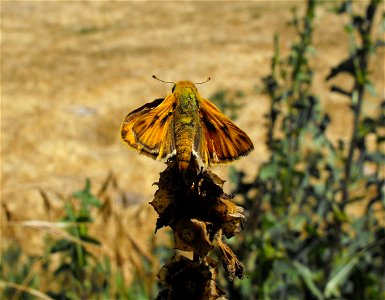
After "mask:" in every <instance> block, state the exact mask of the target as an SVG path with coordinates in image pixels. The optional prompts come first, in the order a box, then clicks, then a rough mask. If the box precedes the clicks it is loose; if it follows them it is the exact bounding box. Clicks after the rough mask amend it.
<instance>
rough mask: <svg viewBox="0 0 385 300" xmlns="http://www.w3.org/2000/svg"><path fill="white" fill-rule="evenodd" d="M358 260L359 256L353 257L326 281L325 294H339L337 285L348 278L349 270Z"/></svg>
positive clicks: (327, 295)
mask: <svg viewBox="0 0 385 300" xmlns="http://www.w3.org/2000/svg"><path fill="white" fill-rule="evenodd" d="M359 261H360V256H358V255H357V256H355V257H353V258H352V259H351V260H350V261H349V262H348V263H347V264H346V265H345V266H344V267H343V268H341V270H339V271H338V272H337V273H336V274H334V276H333V277H332V278H331V279H330V280H329V281H328V283H327V284H326V287H325V291H324V293H325V296H326V297H327V298H329V297H337V298H339V297H340V296H341V293H340V291H339V288H338V287H339V286H340V285H342V284H343V283H344V282H345V281H346V279H347V278H348V276H349V274H350V272H351V271H352V270H353V268H354V267H355V266H356V265H357V263H358V262H359Z"/></svg>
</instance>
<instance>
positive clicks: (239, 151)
mask: <svg viewBox="0 0 385 300" xmlns="http://www.w3.org/2000/svg"><path fill="white" fill-rule="evenodd" d="M153 77H154V78H156V77H155V76H153ZM156 79H157V78H156ZM121 137H122V139H123V140H124V141H125V142H126V143H127V144H128V145H129V146H131V147H132V148H134V149H136V150H138V151H140V153H141V154H145V155H147V156H149V157H151V158H153V159H156V160H167V159H168V158H170V157H172V156H174V155H175V156H176V161H177V164H178V168H179V170H180V171H184V170H186V169H187V167H188V165H189V162H190V159H191V158H192V156H194V158H196V159H200V160H201V162H203V164H204V165H205V166H209V165H210V164H220V163H228V162H231V161H234V160H236V159H239V158H241V157H243V156H245V155H247V154H248V153H249V152H250V151H252V150H253V149H254V146H253V143H252V142H251V140H250V138H249V137H248V136H247V134H246V133H245V132H244V131H243V130H241V129H240V128H239V127H238V126H236V125H235V124H234V123H233V122H232V121H231V120H230V119H229V118H228V117H226V116H225V115H224V114H223V113H222V112H221V111H220V110H219V109H218V108H217V107H216V106H215V105H214V104H213V103H211V102H210V101H209V100H206V99H204V98H202V97H201V96H200V94H199V93H198V89H197V88H196V86H195V85H194V83H192V82H190V81H179V82H176V83H174V86H173V88H172V92H171V94H169V95H168V96H167V97H165V98H164V99H156V100H154V101H153V102H151V103H147V104H145V105H143V106H141V107H139V108H138V109H135V110H134V111H132V112H130V113H129V114H128V115H127V116H126V118H125V119H124V121H123V124H122V127H121Z"/></svg>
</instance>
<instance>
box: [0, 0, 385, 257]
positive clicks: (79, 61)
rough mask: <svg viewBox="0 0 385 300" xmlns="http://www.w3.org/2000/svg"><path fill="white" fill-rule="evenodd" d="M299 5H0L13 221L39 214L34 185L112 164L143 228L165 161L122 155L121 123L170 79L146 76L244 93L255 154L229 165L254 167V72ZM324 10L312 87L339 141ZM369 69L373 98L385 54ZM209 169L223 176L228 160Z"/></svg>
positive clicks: (149, 227) (94, 174) (328, 17)
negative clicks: (187, 81) (203, 82)
mask: <svg viewBox="0 0 385 300" xmlns="http://www.w3.org/2000/svg"><path fill="white" fill-rule="evenodd" d="M304 3H305V2H304V1H275V2H268V1H255V2H251V1H247V2H243V1H229V2H216V1H213V2H209V1H197V2H172V1H163V2H157V1H150V2H124V1H123V2H104V1H100V2H99V1H81V2H69V1H63V2H48V1H2V2H1V58H2V64H1V77H2V83H1V200H2V203H3V207H6V209H7V210H8V213H10V214H11V215H12V218H13V220H17V221H22V220H47V219H49V217H48V216H47V213H46V211H45V208H44V201H43V199H42V196H41V193H39V192H38V189H41V190H44V191H45V192H47V193H51V194H52V195H54V194H55V193H59V194H61V195H69V194H71V193H72V192H74V191H76V190H79V189H81V188H82V187H83V185H84V180H85V178H90V179H91V182H92V184H93V187H94V189H95V191H96V190H98V189H99V188H100V186H101V184H102V183H103V182H104V180H105V179H106V177H107V176H108V174H109V173H110V172H113V174H114V175H115V176H116V178H117V181H118V183H119V185H120V188H121V189H122V190H124V191H125V192H126V193H128V194H127V195H128V197H127V199H129V204H130V205H128V206H129V207H133V209H132V210H131V212H130V214H131V217H132V218H135V217H136V218H141V220H140V222H139V223H138V224H139V225H138V224H136V226H137V228H135V233H134V237H139V236H141V237H142V240H143V236H150V235H152V233H153V230H154V227H155V214H154V213H153V211H152V208H150V206H149V205H148V202H149V201H150V200H151V198H152V195H153V193H154V191H155V187H154V186H152V183H153V182H155V181H157V179H158V176H159V172H160V171H161V170H163V169H164V168H165V166H164V164H162V163H159V162H155V161H153V160H151V159H149V158H147V157H144V156H139V155H138V154H137V153H136V152H134V151H130V150H129V149H128V147H127V146H126V145H125V144H124V143H123V142H122V141H121V140H120V135H119V131H120V124H121V122H122V120H123V118H124V117H125V115H126V114H127V113H128V112H130V111H131V110H133V109H135V108H137V107H138V106H140V105H143V104H144V103H146V102H149V101H151V100H153V99H155V98H159V97H161V96H165V95H167V94H168V93H169V92H170V89H171V86H170V85H168V84H163V83H160V82H158V81H155V80H154V79H152V78H151V75H153V74H156V75H157V76H158V77H160V78H162V79H164V80H172V81H178V80H182V79H189V80H192V81H202V80H204V79H205V78H207V77H208V76H210V77H212V80H211V81H210V82H208V83H206V84H204V85H200V86H199V90H200V93H201V95H202V96H204V97H207V98H210V95H213V94H214V92H216V91H218V90H225V89H226V90H230V91H234V90H238V89H239V90H242V91H244V93H245V97H244V98H243V99H242V104H244V106H243V108H242V109H241V111H240V113H239V114H238V115H239V118H238V119H237V121H236V123H237V124H238V125H239V126H240V127H241V128H243V129H244V130H245V131H246V132H247V133H248V134H249V135H250V137H251V139H252V140H253V142H254V145H255V150H254V151H253V152H252V153H251V154H250V155H249V156H247V157H246V158H244V159H242V160H241V161H240V162H239V163H237V164H236V166H237V167H238V168H243V169H245V170H246V171H247V172H248V174H249V176H252V175H253V174H255V173H256V172H257V166H258V165H260V164H261V163H262V162H263V161H264V160H265V159H266V158H267V153H266V149H265V146H264V141H265V131H264V127H263V124H264V120H263V114H264V113H265V112H266V109H267V104H268V99H267V97H266V96H265V95H263V94H262V92H261V86H262V82H261V79H262V77H263V76H265V75H267V74H268V73H269V69H270V59H271V57H272V54H273V35H274V34H275V33H279V34H280V38H281V39H280V44H281V49H282V52H283V53H287V52H288V50H289V47H290V42H292V40H293V37H294V34H295V33H294V31H293V29H292V28H291V27H289V26H288V24H287V22H288V21H289V20H290V19H291V12H290V8H291V7H294V6H296V7H298V8H299V12H300V13H301V12H302V11H303V9H304ZM332 7H333V3H332V2H325V3H323V4H321V5H320V7H319V8H318V10H317V18H316V23H315V36H314V41H315V45H314V46H315V49H316V53H317V54H316V56H315V57H314V61H313V64H314V70H315V72H316V74H315V80H314V90H315V93H316V94H318V95H319V96H320V98H321V100H322V104H323V106H324V108H325V109H326V111H328V112H329V113H330V114H331V118H332V122H333V123H332V127H331V129H330V130H329V132H328V134H329V135H330V136H331V137H332V138H333V140H337V139H338V138H343V139H346V140H347V139H348V137H349V135H350V126H349V124H350V120H351V117H352V116H351V113H350V111H349V108H348V101H347V100H346V99H344V98H341V97H339V96H337V95H335V94H331V93H330V92H329V91H328V89H329V87H330V83H326V82H325V81H324V78H325V77H326V75H327V73H328V72H329V70H330V68H331V67H332V66H334V65H335V64H336V63H338V62H340V61H341V60H342V58H344V57H345V56H346V55H347V53H348V37H347V35H346V33H345V32H344V31H343V25H344V24H345V23H346V22H347V19H344V18H342V17H338V16H336V15H335V14H334V13H332V12H331V9H332ZM359 7H362V3H358V4H357V8H359ZM381 61H382V63H381ZM371 72H372V76H373V78H374V79H375V80H374V81H375V84H376V89H377V91H378V92H379V93H382V94H383V92H384V85H383V84H384V80H383V78H384V69H383V52H382V53H381V55H380V56H377V57H375V58H374V59H373V60H372V63H371ZM347 78H348V77H344V76H339V77H338V78H337V79H336V80H335V81H334V82H333V83H337V82H338V83H341V85H342V86H345V87H349V86H350V84H351V82H349V81H348V79H347ZM376 99H377V100H376ZM377 108H378V97H377V98H372V97H370V96H369V97H368V99H367V101H366V104H365V107H364V110H365V112H366V113H372V112H374V111H375V110H376V109H377ZM215 170H216V171H217V172H218V173H219V174H220V175H221V177H223V178H226V177H227V168H226V167H216V168H215ZM225 186H226V185H225ZM229 187H230V185H229V184H228V185H227V189H228V190H229ZM52 199H53V200H52V201H53V204H52V205H53V206H54V207H58V208H60V207H62V203H60V201H61V200H60V197H58V198H55V197H53V198H52ZM55 199H56V200H55ZM55 201H57V202H55ZM125 207H127V205H126V206H125ZM4 215H5V212H4V211H3V212H2V217H3V220H4ZM3 225H4V224H3ZM138 226H139V227H138ZM2 228H3V236H2V240H3V242H4V244H5V242H6V241H7V242H12V241H14V240H15V239H17V240H18V241H19V242H20V241H23V240H24V237H26V236H28V241H27V242H28V243H33V241H34V234H32V233H31V232H30V231H28V230H18V231H17V232H16V233H15V231H13V232H12V233H10V232H9V231H8V230H4V226H3V227H2ZM106 230H107V229H106ZM33 232H34V233H35V235H37V236H39V233H38V232H37V233H36V231H33ZM39 241H41V237H40V238H36V245H38V244H39ZM36 249H38V248H34V247H28V249H27V250H28V251H30V252H33V251H37V250H36Z"/></svg>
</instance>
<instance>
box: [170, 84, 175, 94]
mask: <svg viewBox="0 0 385 300" xmlns="http://www.w3.org/2000/svg"><path fill="white" fill-rule="evenodd" d="M175 86H176V84H174V85H173V87H172V90H171V92H172V93H173V92H174V91H175Z"/></svg>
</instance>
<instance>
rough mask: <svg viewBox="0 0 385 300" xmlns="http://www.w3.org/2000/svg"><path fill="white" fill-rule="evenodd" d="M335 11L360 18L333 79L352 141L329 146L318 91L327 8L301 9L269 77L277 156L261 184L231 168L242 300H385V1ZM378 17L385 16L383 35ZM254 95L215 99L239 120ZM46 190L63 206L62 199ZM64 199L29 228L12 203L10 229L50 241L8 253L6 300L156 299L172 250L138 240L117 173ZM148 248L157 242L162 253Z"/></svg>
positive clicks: (272, 144)
mask: <svg viewBox="0 0 385 300" xmlns="http://www.w3.org/2000/svg"><path fill="white" fill-rule="evenodd" d="M330 13H336V14H339V15H345V16H348V17H349V20H350V22H349V23H347V24H345V31H346V35H347V38H348V39H349V41H350V47H349V52H348V53H346V59H344V60H343V61H341V62H340V63H338V64H336V66H335V67H333V68H332V69H331V70H330V73H329V75H328V76H327V78H325V80H327V81H330V83H331V90H330V93H339V94H342V95H344V96H345V97H346V99H348V100H349V105H347V106H346V113H350V114H352V115H353V118H352V119H351V120H352V124H349V125H347V126H351V127H352V128H353V129H352V133H351V136H350V137H349V138H348V142H344V141H343V140H339V141H338V142H337V143H333V142H332V141H331V140H330V139H329V138H328V136H327V134H326V133H327V131H328V126H329V123H330V122H331V121H332V120H331V117H330V116H329V115H328V114H327V113H325V112H324V111H323V109H322V105H320V99H318V97H317V95H315V94H314V93H313V90H312V83H313V80H314V77H315V76H314V75H315V74H314V68H313V66H314V64H316V63H317V49H315V48H314V46H313V32H314V26H315V25H314V24H315V22H314V20H315V19H316V17H317V1H311V0H309V1H307V9H306V12H305V15H304V16H299V15H298V13H297V11H296V10H295V9H293V19H292V20H291V22H290V26H293V27H294V28H295V30H296V33H297V36H296V37H295V39H294V41H293V42H292V44H291V50H290V53H288V54H287V55H285V56H282V54H281V49H280V43H279V40H280V36H279V35H276V36H275V37H274V42H275V50H274V55H273V58H272V61H271V73H270V74H269V75H268V76H266V77H265V78H264V79H263V83H264V92H265V93H267V94H268V96H269V99H270V109H269V112H268V114H267V115H266V122H265V126H266V134H267V136H266V144H267V147H268V149H269V153H270V157H269V159H268V160H267V161H266V162H265V163H264V164H263V165H262V166H261V167H260V168H259V169H258V173H257V175H256V176H255V178H253V179H252V180H250V179H248V180H246V179H245V178H246V177H247V176H246V175H247V174H245V173H244V172H240V171H237V170H236V169H235V168H234V167H231V171H230V172H231V174H230V178H231V180H232V183H233V186H234V190H233V193H234V194H236V195H237V197H238V199H239V201H240V204H241V205H243V206H244V207H245V208H246V212H247V221H246V223H245V231H244V232H243V233H241V234H239V235H238V236H237V237H236V238H233V239H231V240H230V241H229V242H230V243H231V244H232V248H233V249H235V252H236V254H237V256H238V257H239V259H240V260H241V261H242V262H243V264H244V265H245V268H246V276H247V277H246V278H245V279H243V280H235V281H232V282H231V281H227V279H226V278H225V277H222V278H221V285H222V286H226V289H227V292H228V296H229V298H230V299H385V274H384V270H385V221H384V216H385V213H384V211H385V195H384V167H385V166H384V161H385V153H384V146H385V145H384V143H385V99H384V95H383V91H375V89H374V86H373V84H372V82H371V76H370V75H371V74H370V70H369V62H370V61H371V60H372V59H376V60H378V59H379V57H378V56H376V53H377V51H378V48H379V47H383V46H384V40H377V39H376V38H374V34H373V32H374V31H376V32H380V33H381V36H383V35H384V30H385V28H384V23H385V18H384V11H383V3H381V2H380V1H378V0H372V1H371V2H370V3H368V4H367V6H366V8H365V10H362V11H355V10H354V6H353V5H352V2H351V1H343V2H339V4H338V5H337V4H336V7H335V11H334V12H330ZM377 14H382V15H381V22H380V26H379V28H376V27H375V24H377V23H375V22H374V18H375V17H376V15H377ZM376 26H377V25H376ZM89 30H91V29H89ZM256 34H257V33H256ZM383 62H384V61H383V60H382V62H381V61H378V62H377V61H376V62H375V63H383ZM372 63H373V62H372ZM341 73H345V74H348V75H349V76H350V77H351V82H352V86H351V88H350V89H346V88H342V87H340V86H338V85H337V84H334V83H333V80H334V78H335V77H336V76H338V75H339V74H341ZM368 93H370V94H371V96H375V97H378V98H379V100H380V102H381V103H380V107H379V109H378V110H377V114H376V115H365V114H364V110H363V109H362V108H363V106H364V105H365V100H366V96H367V95H368ZM242 96H243V93H242V91H234V92H233V91H218V92H217V93H215V94H214V95H213V96H212V97H211V98H210V99H212V100H213V101H214V102H215V103H216V104H217V105H218V106H219V107H220V108H221V109H222V110H224V112H225V113H226V114H228V115H229V116H230V117H232V118H236V117H237V110H238V108H239V103H240V101H238V100H241V99H242ZM256 101H257V100H256ZM39 192H40V194H41V196H42V198H43V199H44V201H45V202H44V204H45V206H46V208H47V210H52V200H51V199H50V197H51V196H52V195H51V196H50V195H48V194H47V193H46V192H45V191H44V190H40V191H39ZM56 197H59V198H61V199H62V200H63V201H64V202H65V203H66V206H65V211H64V212H62V213H61V214H60V215H58V214H55V215H52V216H50V221H52V222H48V221H47V222H43V221H25V222H18V221H17V220H14V219H13V216H12V214H11V212H10V211H9V210H8V208H7V206H3V211H4V215H5V217H6V219H7V220H6V221H7V222H8V223H9V225H10V226H9V229H8V230H10V231H12V230H17V228H18V227H20V226H21V227H30V228H35V229H39V230H42V231H45V232H47V233H49V234H48V235H47V238H46V240H45V252H44V253H42V254H41V255H38V256H27V255H22V254H23V253H22V250H21V248H20V247H19V246H18V245H16V244H15V245H12V246H10V247H9V248H8V249H3V251H2V257H1V265H0V268H1V274H2V279H1V281H0V287H1V298H3V299H36V298H41V299H79V298H82V299H107V298H109V299H151V298H153V297H154V295H156V294H157V283H156V276H155V274H156V273H157V272H158V270H159V268H160V266H161V265H162V264H163V263H164V260H165V259H166V258H167V257H169V256H170V255H172V252H173V251H172V250H170V249H172V246H171V245H165V244H164V243H162V244H159V243H156V242H155V240H154V238H153V237H150V240H149V241H137V240H135V239H133V238H132V235H131V232H132V231H133V230H137V229H138V228H139V230H140V226H141V224H140V223H139V224H138V223H132V220H131V219H130V216H127V214H125V207H126V206H127V203H128V202H129V199H127V193H126V191H125V190H124V189H122V188H120V187H119V186H118V184H117V180H116V178H115V176H114V175H113V174H110V175H109V176H108V178H106V180H105V182H104V184H103V186H102V188H101V189H100V191H98V192H97V193H95V195H94V194H93V193H92V192H91V184H90V182H89V181H88V180H87V181H86V184H85V187H84V189H83V190H81V191H78V192H75V193H74V194H73V195H71V196H69V197H67V196H62V195H56ZM114 199H120V201H119V202H118V203H115V201H114ZM358 204H359V205H360V207H361V208H362V209H361V213H360V214H355V215H351V214H350V213H349V208H350V207H352V206H354V205H358ZM130 222H131V223H130ZM107 227H109V228H114V232H113V234H111V232H108V231H106V230H105V229H106V228H107ZM154 228H155V224H154ZM104 231H106V232H104ZM158 234H159V233H158ZM166 240H167V238H166ZM141 242H149V243H150V244H151V249H152V252H151V253H150V252H148V251H146V250H145V248H144V247H143V244H142V243H141ZM127 262H128V263H129V267H128V268H127V266H126V265H123V263H127ZM127 269H129V270H130V272H129V274H127V272H126V273H125V271H124V270H127ZM220 273H222V274H223V273H224V272H223V270H220Z"/></svg>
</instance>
